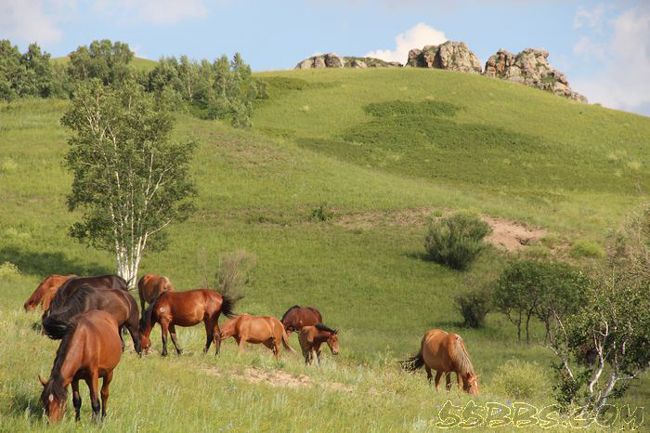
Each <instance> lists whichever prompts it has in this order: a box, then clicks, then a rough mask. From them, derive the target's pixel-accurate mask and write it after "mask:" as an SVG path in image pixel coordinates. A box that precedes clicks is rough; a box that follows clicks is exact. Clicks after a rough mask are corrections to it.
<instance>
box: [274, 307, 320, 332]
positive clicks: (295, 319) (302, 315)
mask: <svg viewBox="0 0 650 433" xmlns="http://www.w3.org/2000/svg"><path fill="white" fill-rule="evenodd" d="M280 321H281V322H282V324H283V325H284V329H286V331H287V335H291V333H292V332H294V331H295V332H298V331H300V330H301V329H302V327H303V326H314V325H315V324H317V323H323V316H321V314H320V313H319V312H318V310H317V309H315V308H313V307H300V306H298V305H294V306H293V307H291V308H289V309H288V310H287V311H286V312H285V313H284V314H283V315H282V319H280Z"/></svg>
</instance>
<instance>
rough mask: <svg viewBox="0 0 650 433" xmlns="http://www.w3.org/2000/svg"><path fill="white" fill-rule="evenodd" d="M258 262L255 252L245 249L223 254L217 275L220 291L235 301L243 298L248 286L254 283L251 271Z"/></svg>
mask: <svg viewBox="0 0 650 433" xmlns="http://www.w3.org/2000/svg"><path fill="white" fill-rule="evenodd" d="M256 262H257V257H256V256H255V255H254V254H249V253H247V252H246V251H243V250H240V251H235V252H233V253H224V254H222V255H221V256H220V257H219V268H218V269H217V273H216V275H215V278H216V281H217V290H218V291H219V293H221V294H222V295H224V296H229V297H230V298H231V299H233V300H234V301H237V300H239V299H241V298H243V297H244V295H245V294H246V293H245V290H246V288H247V287H249V286H250V285H251V283H252V279H251V273H252V271H253V268H254V267H255V263H256Z"/></svg>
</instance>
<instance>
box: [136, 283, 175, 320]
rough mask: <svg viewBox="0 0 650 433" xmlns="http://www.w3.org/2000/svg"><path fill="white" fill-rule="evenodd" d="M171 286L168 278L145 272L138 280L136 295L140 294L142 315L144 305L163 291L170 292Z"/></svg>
mask: <svg viewBox="0 0 650 433" xmlns="http://www.w3.org/2000/svg"><path fill="white" fill-rule="evenodd" d="M173 290H174V288H173V287H172V283H171V281H169V278H167V277H163V276H162V275H156V274H145V275H143V276H142V278H140V281H138V295H140V307H141V308H142V315H143V316H144V305H145V302H146V303H147V304H151V303H152V302H153V300H154V299H156V298H157V297H158V296H160V295H161V294H162V293H164V292H171V291H173Z"/></svg>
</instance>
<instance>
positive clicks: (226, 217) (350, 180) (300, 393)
mask: <svg viewBox="0 0 650 433" xmlns="http://www.w3.org/2000/svg"><path fill="white" fill-rule="evenodd" d="M259 76H260V77H262V78H264V79H265V80H267V81H268V83H269V92H270V98H269V99H268V100H267V101H263V102H261V103H260V105H259V106H258V107H257V109H256V111H255V117H254V119H253V123H254V127H253V129H252V130H251V131H237V130H233V129H232V128H230V127H229V126H226V125H223V124H222V123H219V122H210V121H202V120H198V119H195V118H192V117H189V116H185V115H180V116H179V122H178V127H177V130H176V134H177V135H178V136H179V137H188V136H193V137H194V138H196V139H197V141H198V142H199V143H200V146H199V150H198V152H197V155H196V158H195V161H194V176H195V177H196V180H197V183H198V187H199V194H200V195H199V199H198V205H199V211H198V212H197V213H196V215H195V216H194V217H193V218H192V219H191V220H189V221H188V222H186V223H184V224H182V225H177V226H175V227H173V228H171V230H170V237H171V243H170V248H169V249H168V250H167V251H164V252H159V253H150V254H149V255H148V256H147V257H146V258H145V260H144V263H143V267H142V269H141V272H142V273H144V272H155V273H161V274H165V275H168V276H169V277H170V278H171V280H172V282H173V283H174V285H175V287H177V288H179V289H188V288H194V287H199V286H201V285H203V284H204V281H205V279H206V274H207V276H208V277H211V276H212V274H213V272H214V270H215V268H216V262H217V259H218V254H219V253H222V252H225V251H233V250H236V249H245V250H247V251H248V252H251V253H254V254H256V255H257V257H258V266H257V268H256V269H255V273H254V280H255V284H254V286H253V289H252V290H251V291H250V293H249V295H248V296H247V297H246V298H245V299H243V300H242V301H241V302H240V304H238V306H237V311H239V312H249V313H252V314H272V315H275V316H280V315H281V314H282V313H283V312H284V311H285V310H286V309H287V308H288V307H290V306H292V305H294V304H300V305H303V304H304V305H313V306H316V307H318V308H319V309H320V311H321V312H322V314H323V317H324V321H325V323H326V324H328V325H330V326H333V327H337V328H340V330H341V336H340V340H341V343H340V344H341V354H340V355H339V356H338V358H336V359H333V357H332V356H329V357H327V355H326V357H327V359H326V363H325V365H324V366H322V367H321V368H306V367H304V366H303V365H302V362H301V360H300V359H299V357H295V358H294V357H291V356H290V355H288V354H286V353H283V356H282V358H281V360H280V361H278V362H275V361H272V360H271V359H269V355H268V353H267V351H266V350H261V349H259V348H255V347H250V346H249V347H248V350H247V354H245V355H244V356H242V357H241V358H240V357H237V355H236V353H235V352H236V350H235V346H234V344H233V343H231V342H230V341H228V342H226V343H224V345H223V348H222V355H221V356H220V357H218V358H216V357H214V356H213V355H212V354H210V355H208V356H203V355H202V354H201V348H202V346H203V342H204V331H203V329H202V327H201V326H197V327H195V328H191V329H185V328H183V329H180V330H179V333H178V335H179V341H180V344H181V346H182V347H184V348H185V349H186V353H185V354H184V355H183V356H181V357H176V356H170V357H169V358H167V359H160V358H159V357H158V356H149V357H147V358H144V359H139V358H137V357H136V356H135V354H134V353H133V352H132V351H129V352H127V353H125V354H124V356H123V358H122V361H121V363H120V365H119V366H118V368H117V370H116V373H115V379H114V381H113V384H112V385H111V399H110V400H109V415H108V418H107V420H106V422H105V424H104V427H105V428H107V429H109V430H111V431H113V430H135V429H142V430H167V429H178V428H179V427H178V426H186V427H191V429H192V430H199V429H206V430H207V429H208V428H210V429H214V428H225V429H233V430H236V431H241V430H269V429H280V430H291V431H293V430H296V431H298V430H300V431H304V430H307V429H314V430H318V431H325V430H328V431H329V430H332V431H333V430H336V431H343V430H350V431H351V430H355V431H356V430H359V429H363V430H378V431H396V430H418V431H420V430H427V429H431V428H433V427H434V426H435V422H437V419H436V415H437V413H438V411H439V410H440V408H441V406H442V404H444V402H445V401H446V400H447V399H448V398H450V399H451V400H452V401H453V402H454V403H455V404H465V402H467V401H468V400H469V398H468V397H467V396H465V395H462V394H459V393H457V392H456V391H453V392H452V393H451V394H446V393H444V392H440V393H437V394H436V393H435V392H434V391H433V390H432V389H430V388H429V387H428V386H427V385H426V380H425V375H424V373H423V372H420V373H419V374H417V375H415V376H411V375H407V374H404V373H401V372H400V371H399V369H398V367H397V364H396V361H397V360H399V359H403V358H405V357H406V356H410V355H412V354H413V353H415V352H416V351H417V349H418V345H419V341H420V339H421V337H422V335H423V333H424V332H425V331H426V330H428V329H430V328H434V327H440V328H443V329H447V330H450V331H454V332H458V333H460V334H461V335H462V336H463V338H464V339H465V341H466V342H467V347H468V350H469V353H470V355H471V357H472V361H473V363H474V366H475V367H476V369H477V371H478V373H479V374H482V380H481V383H482V386H481V396H480V397H479V398H478V399H476V400H475V401H476V402H477V403H478V404H484V403H485V402H488V401H497V402H501V403H503V404H506V402H510V401H514V400H517V399H519V400H524V401H527V402H529V403H531V404H535V405H538V406H540V407H541V406H544V405H545V404H548V403H550V402H552V401H553V399H552V396H551V390H550V385H551V376H550V372H549V369H548V365H549V361H550V360H551V357H550V355H549V353H548V351H546V350H545V349H543V348H542V347H540V346H539V345H537V344H531V345H530V346H526V345H522V344H517V343H516V329H515V328H514V327H513V326H512V325H511V324H510V323H509V322H507V320H506V319H505V318H504V317H502V316H501V315H499V314H491V315H490V316H488V321H487V327H486V328H485V329H481V330H468V329H464V328H462V327H460V322H461V317H460V315H459V314H458V313H456V311H455V310H454V308H453V296H454V293H455V292H456V291H457V290H458V287H459V285H461V284H462V282H463V279H464V277H465V274H463V273H460V272H457V271H452V270H449V269H447V268H444V267H441V266H439V265H437V264H435V263H431V262H429V261H427V260H426V258H425V257H424V254H423V253H424V249H423V237H424V233H425V224H426V220H427V217H428V216H429V215H430V214H431V213H432V212H434V211H438V212H447V211H449V210H456V209H474V210H476V211H479V212H481V213H483V214H485V215H490V216H492V217H495V218H500V219H502V220H507V221H512V222H520V223H525V224H527V225H529V226H531V227H533V226H534V227H537V228H540V229H544V230H546V233H547V235H546V238H544V239H541V240H540V241H539V242H538V243H537V244H536V245H532V246H527V247H525V248H524V254H527V253H532V252H535V253H536V254H547V255H552V254H555V255H560V256H562V255H565V254H566V251H565V250H567V249H568V248H570V246H571V244H573V243H574V242H576V241H577V240H579V239H582V238H587V239H589V240H590V242H592V243H595V244H596V245H598V244H600V245H602V244H603V243H604V241H605V238H606V235H607V234H608V231H609V230H610V229H611V228H613V227H615V226H617V225H618V224H619V223H620V222H621V221H622V219H623V218H624V216H625V214H626V213H627V212H629V211H630V210H631V209H633V208H634V207H635V206H636V205H638V204H639V203H642V202H644V201H647V199H648V194H647V191H648V187H650V168H649V167H647V166H646V165H645V164H646V161H648V160H650V159H649V158H648V156H650V155H649V153H650V143H649V137H650V119H648V118H645V117H641V116H636V115H632V114H627V113H623V112H618V111H613V110H608V109H604V108H601V107H598V106H594V105H583V104H578V103H574V102H571V101H568V100H565V99H562V98H559V97H556V96H553V95H550V94H547V93H544V92H542V91H539V90H536V89H531V88H527V87H524V86H519V85H515V84H511V83H507V82H503V81H498V80H493V79H489V78H485V77H480V76H473V75H465V74H459V73H452V72H446V71H438V70H422V69H414V68H413V69H410V68H409V69H390V70H380V69H376V70H307V71H283V72H269V73H263V74H259ZM66 106H67V102H65V101H19V102H17V103H12V104H2V105H0V182H1V184H2V186H3V187H2V188H0V200H1V201H2V203H3V206H0V239H2V241H1V242H0V264H2V263H4V262H11V263H13V264H15V265H16V266H17V267H18V269H19V270H20V274H19V275H14V274H13V273H12V272H10V271H9V270H8V268H7V267H5V268H3V271H2V273H0V299H1V300H2V302H0V332H2V335H3V336H4V337H5V338H4V339H3V342H4V344H0V360H2V365H4V366H9V365H13V366H16V367H15V368H5V367H3V368H0V430H7V431H20V430H27V429H36V430H40V429H48V425H47V423H45V422H43V421H42V419H41V410H40V409H39V406H38V396H39V395H40V390H41V386H40V384H38V381H37V380H36V376H37V375H38V374H40V375H42V376H47V375H48V374H49V370H50V368H51V366H52V361H53V359H54V353H55V350H56V347H57V343H56V342H53V341H48V340H47V339H45V338H44V337H43V336H42V335H40V334H39V333H38V332H37V331H35V330H33V328H32V325H33V324H34V323H35V322H38V320H39V316H38V314H27V313H24V312H23V311H22V302H23V301H24V300H25V299H26V298H27V297H28V296H29V294H30V293H31V291H32V290H33V289H34V288H35V287H36V285H37V284H38V282H39V281H40V280H41V279H43V278H44V277H45V276H46V275H48V274H50V273H76V274H97V273H104V272H113V266H114V264H113V258H112V257H111V256H110V255H109V254H107V253H104V252H99V251H96V250H93V249H87V248H85V247H83V246H80V245H78V244H76V243H75V242H73V241H72V240H71V239H70V238H69V237H67V228H68V226H69V225H70V224H71V222H72V221H74V219H75V215H73V214H70V213H68V212H67V210H66V207H65V195H66V193H67V192H68V191H69V188H70V182H71V178H70V176H69V175H68V174H67V173H66V172H65V171H64V170H63V169H62V166H61V160H62V157H63V155H64V153H65V151H66V136H67V132H66V131H65V130H64V129H63V128H62V127H61V126H60V123H59V119H60V117H61V115H62V113H63V111H64V110H65V108H66ZM321 206H322V207H323V208H324V209H325V210H326V212H331V213H332V215H333V216H332V218H331V219H328V220H327V221H319V220H318V219H317V218H316V219H315V218H311V217H310V216H311V214H312V212H313V211H314V210H315V209H318V208H320V207H321ZM483 266H486V267H489V263H486V264H483ZM534 334H535V336H536V338H542V337H543V333H542V330H541V328H540V327H539V326H535V329H534ZM158 335H159V334H157V331H155V332H154V333H153V334H152V341H153V342H154V347H156V348H158V349H159V348H160V339H159V337H158ZM292 344H293V346H294V347H296V348H297V347H298V345H297V341H296V339H295V337H292ZM512 359H516V360H519V361H526V362H530V363H534V365H533V367H531V368H533V369H534V370H535V371H537V372H538V373H539V374H540V375H542V376H546V380H542V381H540V382H539V383H536V384H535V386H534V390H533V391H531V393H530V394H526V395H517V394H516V392H513V391H512V389H510V388H508V387H506V386H505V385H504V383H503V382H504V381H503V378H504V370H503V368H504V367H503V366H504V365H506V363H507V362H508V361H509V360H512ZM649 383H650V382H648V379H647V377H646V378H644V379H643V380H642V381H641V382H637V383H636V384H635V385H634V386H633V387H632V389H631V391H630V393H629V395H628V396H627V397H626V401H629V402H630V404H632V405H635V404H636V405H641V404H642V403H643V402H645V401H648V398H650V385H649ZM289 385H290V386H289ZM81 392H82V399H83V413H82V423H81V424H80V426H79V428H87V427H88V426H89V418H90V415H89V414H90V405H89V399H88V393H87V389H86V388H85V386H83V387H82V391H81ZM71 410H72V408H69V411H71ZM70 418H71V416H70V414H68V418H67V420H66V421H65V422H64V423H63V424H61V425H60V426H59V427H58V429H61V430H65V431H68V430H73V429H75V428H76V426H75V425H74V423H73V421H72V420H71V419H70Z"/></svg>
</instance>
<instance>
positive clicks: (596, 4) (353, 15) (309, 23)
mask: <svg viewBox="0 0 650 433" xmlns="http://www.w3.org/2000/svg"><path fill="white" fill-rule="evenodd" d="M104 38H108V39H112V40H120V41H123V42H127V43H128V44H129V45H130V46H131V48H132V49H134V50H135V51H136V53H137V55H139V56H141V57H146V58H150V59H158V58H159V57H160V56H162V55H176V56H178V55H181V54H187V55H188V56H190V57H192V58H196V59H203V58H207V59H214V58H216V57H218V56H220V55H221V54H223V53H226V54H229V55H231V54H233V53H234V52H236V51H239V52H241V53H242V55H243V56H244V59H245V60H246V61H247V62H248V63H250V64H251V66H252V67H253V69H254V70H257V71H261V70H270V69H286V68H291V67H293V66H295V64H296V63H297V62H298V61H299V60H301V59H303V58H305V57H308V56H311V55H313V54H314V53H319V52H329V51H334V52H336V53H338V54H341V55H365V54H368V53H374V54H377V55H381V56H384V57H390V58H394V59H397V60H401V61H402V62H404V60H405V58H406V53H407V52H408V49H409V48H415V47H422V46H423V45H425V44H435V43H440V42H442V41H444V40H445V39H449V40H453V41H465V42H466V43H467V45H468V46H469V48H470V49H472V50H473V51H474V52H475V53H476V55H477V56H478V57H479V59H480V60H481V62H482V63H484V62H485V61H486V60H487V59H488V57H489V56H490V55H491V54H493V53H494V52H496V51H497V50H498V49H499V48H505V49H507V50H509V51H512V52H517V51H520V50H521V49H523V48H526V47H539V48H545V49H547V50H549V52H550V57H549V61H550V63H551V65H553V66H554V67H556V68H557V69H559V70H561V71H562V72H564V73H566V74H567V76H568V77H569V81H570V84H571V86H572V87H573V88H574V89H575V90H577V91H579V92H581V93H583V94H585V95H586V96H587V97H588V98H589V100H590V102H598V103H601V104H603V105H605V106H609V107H612V108H618V109H624V110H627V111H633V112H637V113H641V114H645V115H650V0H610V1H597V0H594V1H591V0H577V1H572V0H556V1H554V0H547V1H536V0H528V1H521V0H500V1H499V0H495V1H489V0H455V1H450V0H448V1H437V0H428V1H426V0H348V1H344V0H303V1H298V0H275V1H262V0H0V39H10V40H11V41H12V42H13V43H15V44H17V45H19V46H20V47H21V48H23V49H24V48H25V47H26V46H27V44H28V43H30V42H34V41H36V42H38V43H39V45H41V46H42V47H43V48H44V49H45V50H47V51H48V52H50V53H52V55H53V56H55V57H57V56H63V55H66V54H67V53H69V52H70V51H72V50H74V49H75V48H76V47H77V46H79V45H85V44H88V43H89V42H90V41H92V40H94V39H104Z"/></svg>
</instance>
